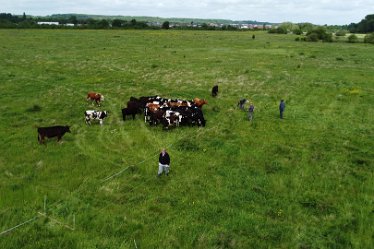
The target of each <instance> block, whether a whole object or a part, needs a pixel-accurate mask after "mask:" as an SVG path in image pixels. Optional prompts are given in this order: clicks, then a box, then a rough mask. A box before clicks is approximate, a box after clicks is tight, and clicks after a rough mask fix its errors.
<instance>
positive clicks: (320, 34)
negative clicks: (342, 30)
mask: <svg viewBox="0 0 374 249" xmlns="http://www.w3.org/2000/svg"><path fill="white" fill-rule="evenodd" d="M306 36H307V37H306V40H307V41H312V42H316V41H319V40H322V41H325V42H332V34H331V33H327V32H326V29H325V28H324V27H317V28H315V29H313V30H312V31H309V32H308V33H307V34H306Z"/></svg>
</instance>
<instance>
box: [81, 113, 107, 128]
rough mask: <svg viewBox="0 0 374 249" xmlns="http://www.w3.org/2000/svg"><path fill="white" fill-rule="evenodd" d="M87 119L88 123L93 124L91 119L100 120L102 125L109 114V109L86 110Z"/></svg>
mask: <svg viewBox="0 0 374 249" xmlns="http://www.w3.org/2000/svg"><path fill="white" fill-rule="evenodd" d="M84 116H85V119H86V124H89V125H90V124H91V120H99V123H100V125H102V124H103V120H104V118H106V117H107V116H108V112H107V111H96V110H87V111H85V112H84Z"/></svg>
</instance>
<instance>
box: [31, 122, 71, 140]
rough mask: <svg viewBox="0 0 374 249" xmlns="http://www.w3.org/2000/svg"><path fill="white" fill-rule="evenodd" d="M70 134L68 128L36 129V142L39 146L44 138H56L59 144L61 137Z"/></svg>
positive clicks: (57, 126) (58, 126)
mask: <svg viewBox="0 0 374 249" xmlns="http://www.w3.org/2000/svg"><path fill="white" fill-rule="evenodd" d="M66 132H70V127H69V126H67V125H66V126H61V125H56V126H51V127H38V141H39V143H40V144H42V143H44V138H45V137H47V138H51V137H57V142H59V141H60V140H61V138H62V136H63V135H64V134H65V133H66Z"/></svg>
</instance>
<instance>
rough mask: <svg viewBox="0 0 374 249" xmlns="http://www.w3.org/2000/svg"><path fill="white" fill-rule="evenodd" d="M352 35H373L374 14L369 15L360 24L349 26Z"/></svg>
mask: <svg viewBox="0 0 374 249" xmlns="http://www.w3.org/2000/svg"><path fill="white" fill-rule="evenodd" d="M348 30H349V31H350V32H351V33H372V32H374V14H373V15H367V16H366V17H365V19H362V20H361V22H359V23H351V24H349V25H348Z"/></svg>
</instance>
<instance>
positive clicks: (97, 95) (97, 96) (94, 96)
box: [87, 92, 104, 106]
mask: <svg viewBox="0 0 374 249" xmlns="http://www.w3.org/2000/svg"><path fill="white" fill-rule="evenodd" d="M89 100H91V101H92V102H93V101H95V103H96V104H97V106H100V102H101V101H104V95H102V94H100V93H95V92H89V93H88V94H87V101H89Z"/></svg>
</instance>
